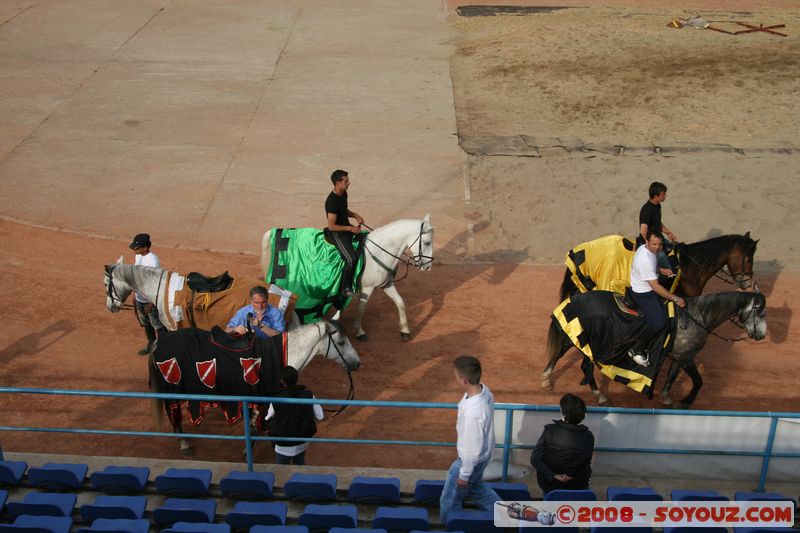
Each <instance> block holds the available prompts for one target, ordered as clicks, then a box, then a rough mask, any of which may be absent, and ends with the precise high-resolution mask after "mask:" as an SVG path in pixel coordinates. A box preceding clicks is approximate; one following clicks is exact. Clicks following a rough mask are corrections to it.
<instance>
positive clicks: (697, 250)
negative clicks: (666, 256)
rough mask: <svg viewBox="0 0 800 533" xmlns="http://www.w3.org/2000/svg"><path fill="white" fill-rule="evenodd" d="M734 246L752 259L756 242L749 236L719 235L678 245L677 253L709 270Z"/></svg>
mask: <svg viewBox="0 0 800 533" xmlns="http://www.w3.org/2000/svg"><path fill="white" fill-rule="evenodd" d="M736 245H739V246H740V247H741V249H742V252H743V253H744V254H745V256H747V257H749V258H750V259H752V258H753V255H754V254H755V252H756V241H754V240H753V239H751V238H750V236H749V235H720V236H719V237H712V238H710V239H706V240H704V241H700V242H694V243H691V244H687V243H678V251H679V252H680V253H682V254H685V255H687V256H689V257H690V258H691V260H692V261H696V262H697V263H700V265H702V266H703V267H707V268H711V267H713V266H714V265H715V263H716V262H717V260H718V259H719V258H720V256H722V255H723V254H726V253H728V252H730V251H731V249H732V248H733V247H734V246H736Z"/></svg>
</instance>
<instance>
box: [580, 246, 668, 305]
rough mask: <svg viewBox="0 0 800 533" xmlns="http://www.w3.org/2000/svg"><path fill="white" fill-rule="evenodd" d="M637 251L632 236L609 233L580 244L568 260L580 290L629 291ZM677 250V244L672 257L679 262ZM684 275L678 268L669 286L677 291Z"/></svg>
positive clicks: (620, 292) (622, 292) (621, 292)
mask: <svg viewBox="0 0 800 533" xmlns="http://www.w3.org/2000/svg"><path fill="white" fill-rule="evenodd" d="M635 251H636V245H635V243H634V242H632V241H631V240H629V239H626V238H625V237H622V236H621V235H607V236H605V237H600V238H599V239H595V240H593V241H589V242H584V243H581V244H579V245H577V246H576V247H575V248H573V249H572V250H570V251H569V252H567V254H566V256H565V257H564V263H565V264H566V265H567V270H569V271H570V272H571V273H572V276H571V278H570V279H571V280H572V283H574V284H575V286H576V287H577V288H578V290H579V291H580V292H589V291H594V290H600V291H612V292H616V293H618V294H625V288H626V287H630V286H631V263H633V254H634V253H635ZM675 253H676V252H675V248H673V250H672V251H671V252H670V261H671V262H673V263H675V265H677V256H674V254H675ZM673 257H674V259H673ZM680 276H681V273H680V271H678V275H677V276H675V277H674V278H672V279H670V280H669V283H668V285H665V287H666V288H667V289H668V290H669V291H674V290H675V289H676V288H677V287H678V282H679V281H680Z"/></svg>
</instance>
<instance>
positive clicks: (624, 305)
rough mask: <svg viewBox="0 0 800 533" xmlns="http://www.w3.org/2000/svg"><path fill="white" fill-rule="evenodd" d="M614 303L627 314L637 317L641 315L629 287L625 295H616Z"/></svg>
mask: <svg viewBox="0 0 800 533" xmlns="http://www.w3.org/2000/svg"><path fill="white" fill-rule="evenodd" d="M614 302H615V303H616V304H617V307H619V310H620V311H622V312H623V313H625V314H628V315H631V316H636V317H638V316H639V315H640V314H641V313H639V311H638V309H639V306H638V305H636V302H634V301H633V298H632V297H631V288H630V287H628V288H626V289H625V294H619V293H616V292H615V293H614Z"/></svg>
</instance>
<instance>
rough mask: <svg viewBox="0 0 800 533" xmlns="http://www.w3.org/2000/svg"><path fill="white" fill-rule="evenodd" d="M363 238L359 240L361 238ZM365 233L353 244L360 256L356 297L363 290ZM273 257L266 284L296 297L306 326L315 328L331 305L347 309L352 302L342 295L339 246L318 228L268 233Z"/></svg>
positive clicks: (342, 267) (281, 229)
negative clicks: (332, 242) (313, 324)
mask: <svg viewBox="0 0 800 533" xmlns="http://www.w3.org/2000/svg"><path fill="white" fill-rule="evenodd" d="M359 237H360V238H359ZM365 237H366V233H362V234H361V235H359V236H358V237H356V238H355V239H353V244H354V246H355V248H356V251H357V252H359V259H358V264H357V265H356V270H355V273H354V277H353V285H354V288H355V292H356V294H357V293H358V291H359V289H360V287H361V274H362V273H363V271H364V256H363V254H362V253H361V251H362V250H361V248H362V241H363V239H364V238H365ZM269 242H270V248H271V249H272V253H271V256H270V264H269V270H268V271H267V280H266V281H267V283H274V284H275V285H278V286H279V287H281V288H283V289H286V290H289V291H291V292H293V293H294V294H296V295H297V303H296V304H295V312H296V313H297V316H298V317H299V318H300V322H301V323H303V324H312V323H314V322H317V321H318V320H320V319H321V318H322V317H323V316H324V315H325V313H327V312H328V310H329V309H330V307H331V305H335V306H336V308H337V309H344V308H345V307H346V306H347V305H348V304H349V303H350V300H351V299H352V298H346V299H345V298H342V297H341V296H340V295H339V283H340V280H341V278H342V272H343V271H344V260H343V259H342V258H341V256H340V255H339V251H338V250H337V249H336V246H334V245H333V244H330V243H328V242H327V241H326V240H325V235H324V232H323V231H322V230H320V229H317V228H272V229H270V230H269Z"/></svg>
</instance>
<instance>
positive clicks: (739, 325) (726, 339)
mask: <svg viewBox="0 0 800 533" xmlns="http://www.w3.org/2000/svg"><path fill="white" fill-rule="evenodd" d="M681 313H682V314H685V315H686V317H687V318H688V319H689V320H691V321H692V322H694V323H695V324H697V325H698V326H700V328H702V329H703V330H705V332H706V333H709V334H711V335H714V336H715V337H717V338H718V339H722V340H724V341H725V342H739V341H746V340H747V339H749V338H750V333H747V334H746V335H745V336H744V337H739V338H737V339H729V338H728V337H723V336H722V335H720V334H718V333H716V332H714V330H712V329H710V328H709V327H708V326H707V325H706V324H705V320H703V322H700V321H698V320H697V319H696V318H695V317H693V316H692V315H691V314H690V313H689V311H687V310H685V309H681ZM735 314H737V313H733V314H732V315H731V316H729V317H728V321H729V322H730V323H731V324H733V325H734V326H736V327H737V328H739V329H743V330H745V332H747V327H746V326H745V325H744V324H742V323H741V322H739V321H737V320H735V319H734V318H733V315H735ZM749 314H751V315H753V329H755V325H756V312H755V309H751V310H750V313H749ZM684 329H685V328H684Z"/></svg>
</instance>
